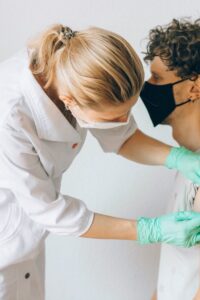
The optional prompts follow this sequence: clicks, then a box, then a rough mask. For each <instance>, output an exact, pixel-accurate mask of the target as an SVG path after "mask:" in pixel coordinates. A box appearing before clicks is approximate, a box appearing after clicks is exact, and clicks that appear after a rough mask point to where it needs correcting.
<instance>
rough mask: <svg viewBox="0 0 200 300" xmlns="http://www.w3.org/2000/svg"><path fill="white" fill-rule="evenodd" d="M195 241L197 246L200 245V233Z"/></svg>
mask: <svg viewBox="0 0 200 300" xmlns="http://www.w3.org/2000/svg"><path fill="white" fill-rule="evenodd" d="M195 240H196V244H199V243H200V232H199V233H197V234H196V237H195Z"/></svg>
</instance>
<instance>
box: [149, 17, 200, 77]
mask: <svg viewBox="0 0 200 300" xmlns="http://www.w3.org/2000/svg"><path fill="white" fill-rule="evenodd" d="M143 53H144V54H145V57H144V60H145V62H148V61H151V60H153V58H154V57H155V56H159V57H160V58H161V60H162V61H163V62H164V63H165V64H166V65H167V67H168V69H169V70H175V71H176V74H177V76H179V77H181V78H190V79H192V80H195V79H196V78H197V77H198V75H199V74H200V19H197V20H196V21H190V20H188V18H187V19H185V18H184V19H180V20H177V19H173V20H172V22H171V23H169V24H167V25H165V26H157V27H155V28H153V29H152V30H151V31H150V33H149V42H148V44H147V51H146V52H143Z"/></svg>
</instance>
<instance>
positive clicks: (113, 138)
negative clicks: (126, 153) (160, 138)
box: [89, 115, 137, 154]
mask: <svg viewBox="0 0 200 300" xmlns="http://www.w3.org/2000/svg"><path fill="white" fill-rule="evenodd" d="M136 130H137V124H136V122H135V119H134V117H133V115H131V117H130V120H129V123H128V124H127V125H123V126H119V127H115V128H112V129H89V131H90V132H91V134H92V135H93V136H94V137H95V138H96V139H97V141H98V142H99V144H100V146H101V148H102V149H103V151H104V152H114V153H116V154H117V153H118V151H119V150H120V148H121V146H122V145H123V144H124V143H125V141H126V140H127V139H128V138H129V137H130V136H131V135H133V134H134V133H135V131H136Z"/></svg>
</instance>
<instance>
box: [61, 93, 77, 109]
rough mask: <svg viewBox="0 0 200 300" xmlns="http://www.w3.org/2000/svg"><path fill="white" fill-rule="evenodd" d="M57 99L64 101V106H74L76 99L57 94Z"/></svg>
mask: <svg viewBox="0 0 200 300" xmlns="http://www.w3.org/2000/svg"><path fill="white" fill-rule="evenodd" d="M59 99H60V100H61V101H63V102H64V104H65V105H66V106H69V107H70V106H74V105H76V101H75V100H74V99H73V98H72V97H71V96H68V95H59Z"/></svg>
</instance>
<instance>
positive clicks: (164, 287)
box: [141, 18, 200, 300]
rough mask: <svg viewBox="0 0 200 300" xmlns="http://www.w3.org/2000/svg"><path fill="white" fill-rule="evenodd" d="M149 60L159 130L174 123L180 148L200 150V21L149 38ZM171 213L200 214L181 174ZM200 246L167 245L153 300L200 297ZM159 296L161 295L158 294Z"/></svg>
mask: <svg viewBox="0 0 200 300" xmlns="http://www.w3.org/2000/svg"><path fill="white" fill-rule="evenodd" d="M144 59H145V61H146V62H148V63H149V64H150V69H151V77H150V78H149V80H148V81H147V82H145V84H144V86H143V89H142V92H141V98H142V100H143V102H144V104H145V106H146V108H147V110H148V113H149V115H150V117H151V120H152V122H153V124H154V126H156V125H158V124H163V125H164V124H165V125H170V126H171V128H172V134H173V137H174V139H175V140H176V141H177V142H178V144H179V145H181V146H185V147H187V148H189V149H190V150H193V151H196V152H199V151H200V101H198V100H200V19H198V20H196V21H192V20H191V19H188V18H187V19H180V20H177V19H173V20H172V22H171V23H170V24H168V25H166V26H157V27H156V28H154V29H152V30H151V31H150V34H149V41H148V45H147V51H146V52H145V57H144ZM167 207H168V208H167V209H168V211H170V212H172V211H181V210H197V211H200V189H199V190H198V185H196V184H193V183H192V182H191V181H190V180H187V179H184V178H183V177H182V175H181V174H180V173H179V172H178V173H177V174H176V178H175V185H174V189H173V192H172V194H171V197H170V199H169V203H168V204H167ZM199 285H200V248H199V246H196V247H193V248H191V249H183V248H179V249H178V248H177V247H175V246H170V245H166V244H165V245H162V248H161V257H160V266H159V275H158V284H157V292H156V293H155V295H154V298H153V299H158V300H193V299H200V293H199V291H198V288H199ZM156 294H157V295H156Z"/></svg>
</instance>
